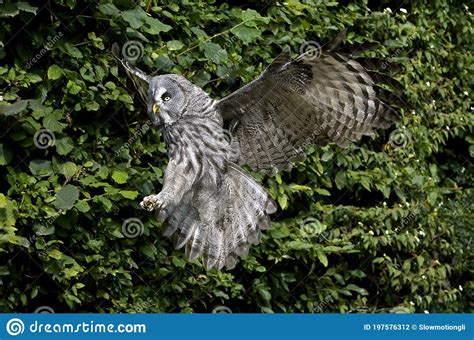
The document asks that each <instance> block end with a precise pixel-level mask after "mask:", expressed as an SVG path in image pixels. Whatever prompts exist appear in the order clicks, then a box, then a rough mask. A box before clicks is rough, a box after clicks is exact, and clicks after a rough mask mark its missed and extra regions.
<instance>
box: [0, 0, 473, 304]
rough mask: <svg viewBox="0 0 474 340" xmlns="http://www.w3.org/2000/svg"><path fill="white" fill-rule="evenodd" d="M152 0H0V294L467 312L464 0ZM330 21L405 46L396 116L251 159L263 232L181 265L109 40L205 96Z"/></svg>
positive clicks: (159, 166) (161, 163) (138, 118)
mask: <svg viewBox="0 0 474 340" xmlns="http://www.w3.org/2000/svg"><path fill="white" fill-rule="evenodd" d="M78 3H79V2H78ZM157 3H158V2H157V1H151V0H150V1H141V2H140V3H139V4H136V3H134V2H133V1H127V0H121V1H119V0H116V1H114V2H113V3H112V2H108V1H105V0H102V1H91V2H89V3H87V4H86V5H84V4H82V5H78V4H77V3H76V1H74V0H63V1H61V0H52V1H48V2H41V1H38V2H33V1H29V3H27V2H19V3H8V1H7V3H5V4H0V17H1V18H2V19H1V20H2V23H3V25H2V27H1V28H0V61H1V66H0V91H1V94H0V95H1V97H0V124H1V125H0V126H1V127H0V171H1V175H2V176H1V178H0V190H1V193H0V310H2V311H18V312H32V311H34V310H36V308H38V307H40V306H49V307H51V308H53V309H54V311H56V312H96V311H98V312H191V311H195V312H211V311H212V310H213V309H214V308H215V307H216V306H225V307H226V308H230V309H231V310H232V311H233V312H387V311H388V312H423V311H429V312H463V311H464V312H466V311H469V310H471V311H472V308H473V305H472V297H473V296H472V292H473V277H472V273H473V266H472V259H473V256H472V253H473V251H472V242H471V241H472V235H473V223H472V221H473V217H474V216H473V205H474V200H473V192H472V183H473V181H474V175H473V171H472V162H473V159H474V158H473V157H474V145H473V144H474V138H473V135H472V132H473V119H472V110H473V102H474V101H473V99H472V98H473V96H472V94H473V89H472V84H473V74H474V67H473V54H472V49H470V48H469V46H473V44H474V42H473V33H474V32H473V26H472V15H473V14H472V13H471V12H469V9H468V7H467V6H466V5H461V4H458V3H457V2H451V1H447V0H436V1H432V2H430V4H429V5H427V4H426V3H425V2H422V1H412V2H409V3H408V2H405V3H404V4H403V5H402V8H398V6H394V5H393V2H390V3H391V9H390V8H385V7H386V6H388V5H384V6H381V7H378V5H373V4H372V3H371V2H370V3H369V2H368V1H367V0H366V1H363V2H351V1H341V3H338V2H326V1H316V0H314V1H310V0H300V1H298V0H289V1H285V2H274V1H264V2H261V3H259V4H254V2H251V1H248V2H247V3H245V4H243V3H241V4H240V5H231V4H228V3H226V2H224V1H201V0H199V1H188V0H180V1H167V0H165V1H160V2H159V3H160V4H157ZM399 3H402V2H401V1H400V2H399ZM344 27H347V28H348V42H349V43H352V44H358V43H361V42H363V41H379V42H381V43H382V45H381V46H380V47H379V48H378V49H377V50H376V51H375V52H371V53H372V56H375V57H379V58H383V59H384V60H393V61H398V62H400V63H402V64H403V66H404V72H402V73H401V74H400V76H399V77H398V79H399V80H400V82H401V83H402V84H403V85H404V88H405V90H404V95H405V96H406V97H407V98H408V104H409V109H407V110H406V111H404V118H403V122H402V123H400V124H399V125H398V126H396V127H394V128H393V129H392V131H395V132H394V133H391V132H392V131H387V132H381V133H380V135H379V136H378V138H376V139H365V140H363V141H362V142H361V143H358V144H357V145H352V146H350V147H349V148H348V149H347V150H342V149H340V148H338V147H336V146H333V145H332V146H327V147H323V148H319V147H318V148H315V147H311V148H309V149H308V155H309V157H308V161H306V162H304V163H300V164H297V166H296V169H294V170H292V171H291V173H281V174H278V175H276V176H274V177H264V176H262V175H259V174H256V176H257V178H258V179H259V180H260V181H262V182H263V184H264V185H265V187H267V188H268V190H269V192H270V193H271V195H272V197H273V198H275V200H276V201H277V202H278V203H279V205H280V208H281V209H280V210H279V213H278V214H277V215H276V216H275V217H274V219H273V220H274V222H273V225H272V229H271V230H270V231H269V232H267V233H266V234H265V236H264V237H263V243H262V244H261V245H260V246H258V247H254V248H253V249H252V250H251V253H250V255H249V256H248V258H247V259H246V260H245V261H242V262H240V264H239V265H238V266H237V267H236V268H235V269H234V270H232V271H228V272H214V271H212V272H208V273H207V272H205V271H204V269H203V267H202V265H200V264H199V263H198V262H195V263H187V262H186V261H185V259H184V254H183V252H182V251H174V250H173V245H172V241H171V240H168V239H165V238H164V237H162V236H161V227H160V225H159V223H157V222H156V221H155V219H154V217H153V216H152V215H151V214H148V213H146V212H144V211H142V210H140V208H139V206H138V202H139V201H140V199H141V198H142V197H143V196H145V195H149V194H151V193H156V192H158V191H159V190H160V183H161V181H162V176H163V170H164V168H165V166H166V162H167V157H166V148H165V145H164V143H163V140H162V139H161V135H160V131H158V130H156V129H154V128H149V126H148V125H147V122H146V115H145V114H144V110H143V106H142V105H141V103H140V100H139V98H138V96H135V97H134V96H133V94H134V89H133V87H131V86H130V85H127V82H126V77H125V76H124V74H123V71H122V70H121V69H120V68H119V67H118V65H117V63H116V62H115V60H114V59H113V57H112V55H111V54H110V52H109V51H110V47H111V46H112V44H113V43H115V42H117V43H119V44H120V45H121V46H124V45H126V44H127V43H128V45H127V46H130V44H131V43H133V44H135V48H136V47H137V46H138V52H139V54H138V55H137V57H139V58H137V60H136V63H137V64H138V65H139V66H140V67H141V68H143V69H145V70H147V71H149V72H150V73H152V72H153V73H155V74H156V73H178V74H182V75H184V76H185V77H187V78H189V79H191V80H192V81H193V82H195V83H196V84H198V85H200V86H202V87H204V89H205V90H206V91H208V92H209V93H211V94H212V95H213V96H215V97H221V96H224V95H226V94H228V93H230V92H231V91H233V90H235V89H237V88H239V87H240V86H242V85H243V84H245V83H247V82H249V81H250V80H252V79H254V78H255V77H256V76H257V75H258V74H259V73H260V72H261V71H262V70H263V68H264V67H265V66H266V65H267V64H268V63H269V62H270V61H271V60H272V58H273V57H275V56H276V55H277V54H278V53H279V52H280V51H281V50H282V49H283V48H284V47H290V48H291V50H292V51H293V54H294V55H295V56H296V55H297V53H298V51H299V49H300V47H301V46H302V44H304V43H305V42H308V41H312V42H314V41H316V42H320V43H323V42H325V41H327V40H328V39H329V38H330V37H332V36H334V35H335V34H336V33H337V32H339V31H340V30H341V29H343V28H344ZM138 43H139V44H138ZM141 47H143V50H142V51H140V48H141ZM136 51H137V50H136ZM140 52H143V53H142V54H141V53H140ZM140 54H141V55H140ZM127 223H128V224H127ZM124 225H126V226H127V227H128V228H129V229H124V228H123V226H124ZM142 225H143V228H141V227H142ZM134 228H135V229H134ZM469 295H470V298H471V299H469ZM222 308H223V307H221V309H222ZM221 309H218V310H221ZM224 309H225V308H224Z"/></svg>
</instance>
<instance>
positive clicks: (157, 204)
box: [140, 195, 164, 211]
mask: <svg viewBox="0 0 474 340" xmlns="http://www.w3.org/2000/svg"><path fill="white" fill-rule="evenodd" d="M163 203H164V202H163V200H162V199H161V197H160V195H151V196H147V197H145V198H144V199H143V201H141V203H140V207H142V209H144V210H147V211H153V210H157V209H160V208H161V207H162V206H163Z"/></svg>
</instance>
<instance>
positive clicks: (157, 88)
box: [148, 74, 194, 125]
mask: <svg viewBox="0 0 474 340" xmlns="http://www.w3.org/2000/svg"><path fill="white" fill-rule="evenodd" d="M148 84H149V87H148V115H149V117H150V119H151V121H152V122H153V124H155V125H162V124H163V125H172V124H173V123H175V122H176V121H178V120H179V119H180V118H181V117H182V116H183V115H184V114H185V113H186V111H187V108H188V106H189V101H188V98H189V95H190V93H191V92H192V88H193V86H194V85H193V84H192V83H191V82H189V81H188V80H187V79H185V78H184V77H181V76H178V75H175V74H166V75H162V76H157V77H152V78H150V80H149V82H148Z"/></svg>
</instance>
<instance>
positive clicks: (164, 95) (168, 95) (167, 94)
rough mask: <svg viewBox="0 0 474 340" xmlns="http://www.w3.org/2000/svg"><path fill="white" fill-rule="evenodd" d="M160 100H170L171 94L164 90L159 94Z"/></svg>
mask: <svg viewBox="0 0 474 340" xmlns="http://www.w3.org/2000/svg"><path fill="white" fill-rule="evenodd" d="M161 100H163V101H164V102H167V101H170V100H171V95H170V94H169V93H168V92H165V93H163V95H162V96H161Z"/></svg>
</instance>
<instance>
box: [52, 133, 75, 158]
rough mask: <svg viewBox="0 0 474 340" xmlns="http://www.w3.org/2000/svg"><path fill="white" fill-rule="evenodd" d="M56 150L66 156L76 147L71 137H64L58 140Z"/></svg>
mask: <svg viewBox="0 0 474 340" xmlns="http://www.w3.org/2000/svg"><path fill="white" fill-rule="evenodd" d="M55 145H56V150H57V152H58V154H60V155H61V156H65V155H67V154H68V153H70V152H71V151H72V150H73V149H74V142H73V140H72V139H71V138H70V137H62V138H58V139H57V140H56V144H55Z"/></svg>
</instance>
